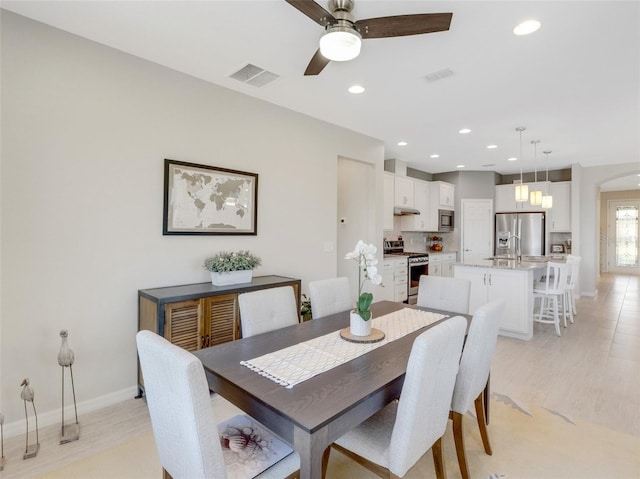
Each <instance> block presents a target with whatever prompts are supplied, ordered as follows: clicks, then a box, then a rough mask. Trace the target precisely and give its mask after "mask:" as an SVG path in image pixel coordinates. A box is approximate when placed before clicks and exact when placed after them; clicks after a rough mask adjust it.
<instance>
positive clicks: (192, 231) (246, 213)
mask: <svg viewBox="0 0 640 479" xmlns="http://www.w3.org/2000/svg"><path fill="white" fill-rule="evenodd" d="M257 224H258V175H257V174H256V173H246V172H244V171H236V170H229V169H226V168H217V167H213V166H207V165H197V164H194V163H185V162H183V161H174V160H164V218H163V225H162V234H163V235H198V234H204V235H255V234H257Z"/></svg>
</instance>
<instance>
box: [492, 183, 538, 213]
mask: <svg viewBox="0 0 640 479" xmlns="http://www.w3.org/2000/svg"><path fill="white" fill-rule="evenodd" d="M525 185H527V186H528V187H529V195H531V192H532V191H533V190H534V189H537V190H540V191H542V193H543V194H544V192H545V191H547V190H546V185H545V182H544V181H538V182H537V183H525ZM516 186H517V185H515V184H510V185H496V198H495V200H496V213H510V212H513V211H544V210H543V209H542V205H536V206H534V205H532V204H531V203H530V202H529V201H516Z"/></svg>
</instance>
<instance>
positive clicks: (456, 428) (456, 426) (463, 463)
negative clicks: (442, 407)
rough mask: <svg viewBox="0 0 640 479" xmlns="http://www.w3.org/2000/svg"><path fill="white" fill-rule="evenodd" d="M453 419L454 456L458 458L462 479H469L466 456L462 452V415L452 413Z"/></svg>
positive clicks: (463, 451)
mask: <svg viewBox="0 0 640 479" xmlns="http://www.w3.org/2000/svg"><path fill="white" fill-rule="evenodd" d="M451 417H452V419H453V440H454V442H455V443H456V454H457V456H458V465H459V466H460V474H462V479H469V477H470V475H469V467H468V466H467V455H466V453H465V450H464V431H463V430H462V418H463V415H462V414H460V413H459V412H455V411H452V414H451Z"/></svg>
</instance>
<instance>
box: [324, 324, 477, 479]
mask: <svg viewBox="0 0 640 479" xmlns="http://www.w3.org/2000/svg"><path fill="white" fill-rule="evenodd" d="M466 328H467V320H466V319H464V318H463V317H461V316H456V317H454V318H451V319H449V320H447V321H444V322H443V323H441V324H439V325H437V326H434V327H432V328H431V329H428V330H427V331H425V332H424V333H422V334H420V335H419V336H418V337H417V338H416V340H415V341H414V343H413V347H412V349H411V354H410V356H409V362H408V364H407V373H406V375H405V380H404V385H403V387H402V393H401V395H400V400H399V401H393V402H391V403H390V404H389V405H387V406H386V407H385V408H384V409H382V410H381V411H379V412H378V413H376V414H374V415H373V416H371V417H370V418H369V419H367V420H366V421H364V422H363V423H361V424H360V425H358V426H357V427H356V428H354V429H352V430H351V431H349V432H347V433H346V434H344V435H343V436H342V437H340V438H339V439H338V440H336V441H335V443H334V444H333V445H332V446H331V447H333V448H335V449H337V450H338V451H340V452H342V453H343V454H345V455H347V456H348V457H350V458H352V459H353V460H355V461H356V462H358V463H360V464H362V465H363V466H364V467H366V468H367V469H369V470H370V471H371V472H373V473H375V474H377V475H378V476H380V477H403V476H404V475H405V474H406V473H407V471H409V469H410V468H411V467H413V465H414V464H415V463H416V462H417V461H418V460H419V459H420V458H421V457H422V456H423V455H424V454H425V453H426V452H427V451H428V450H429V448H431V449H432V453H433V460H434V466H435V470H436V476H437V477H438V479H441V478H444V477H446V474H445V465H444V461H443V456H442V444H441V439H442V436H443V434H444V433H445V430H446V428H447V422H448V417H449V408H450V405H451V396H452V392H453V386H454V384H455V380H456V373H457V371H458V364H459V362H460V352H461V349H462V341H463V339H464V333H465V330H466ZM329 453H330V449H328V450H327V451H326V453H325V462H328V457H327V456H328V454H329Z"/></svg>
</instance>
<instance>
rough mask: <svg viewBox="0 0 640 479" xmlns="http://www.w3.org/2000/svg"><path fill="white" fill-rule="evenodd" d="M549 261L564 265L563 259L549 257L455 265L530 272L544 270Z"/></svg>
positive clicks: (496, 259) (471, 262) (501, 259)
mask: <svg viewBox="0 0 640 479" xmlns="http://www.w3.org/2000/svg"><path fill="white" fill-rule="evenodd" d="M549 261H556V262H559V263H564V261H565V260H564V259H560V258H556V257H550V256H536V257H524V258H523V259H522V261H520V262H518V261H517V260H515V259H509V258H495V259H492V258H487V259H481V260H477V261H469V262H464V263H456V264H457V265H460V266H471V267H477V268H495V269H514V270H520V271H530V270H534V269H545V268H546V267H547V263H548V262H549Z"/></svg>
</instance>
